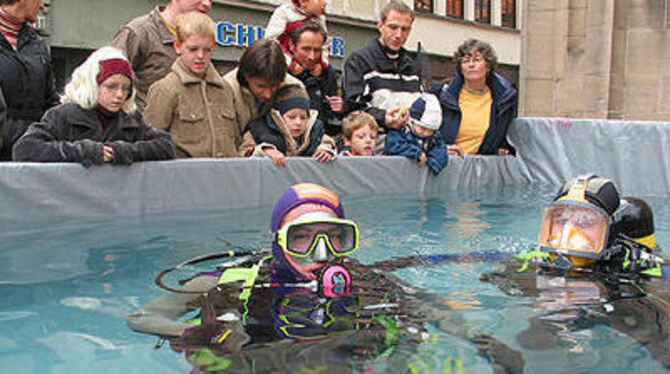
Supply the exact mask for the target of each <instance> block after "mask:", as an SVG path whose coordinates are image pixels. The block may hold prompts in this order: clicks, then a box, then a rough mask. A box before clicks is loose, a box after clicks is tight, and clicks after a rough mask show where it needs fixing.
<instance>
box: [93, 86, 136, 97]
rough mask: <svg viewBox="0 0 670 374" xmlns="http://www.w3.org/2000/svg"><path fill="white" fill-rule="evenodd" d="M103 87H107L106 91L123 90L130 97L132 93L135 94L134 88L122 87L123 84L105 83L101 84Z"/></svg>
mask: <svg viewBox="0 0 670 374" xmlns="http://www.w3.org/2000/svg"><path fill="white" fill-rule="evenodd" d="M101 86H102V87H105V89H107V90H110V91H114V92H116V91H118V90H122V91H123V92H124V93H125V94H126V95H130V93H131V92H133V87H132V86H126V85H122V84H121V83H103V84H101Z"/></svg>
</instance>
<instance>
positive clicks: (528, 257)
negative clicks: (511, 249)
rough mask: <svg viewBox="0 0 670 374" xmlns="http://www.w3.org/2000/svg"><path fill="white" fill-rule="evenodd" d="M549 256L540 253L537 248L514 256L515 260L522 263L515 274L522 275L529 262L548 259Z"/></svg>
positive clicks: (542, 252) (545, 253)
mask: <svg viewBox="0 0 670 374" xmlns="http://www.w3.org/2000/svg"><path fill="white" fill-rule="evenodd" d="M550 257H551V256H550V255H549V253H547V252H544V251H541V250H539V249H537V248H535V249H533V250H532V251H528V252H522V253H519V254H518V255H516V256H514V258H516V259H517V260H520V261H523V263H522V264H521V266H520V267H519V268H518V269H516V271H517V273H523V272H524V271H526V270H528V266H530V262H531V261H532V260H535V259H548V258H550Z"/></svg>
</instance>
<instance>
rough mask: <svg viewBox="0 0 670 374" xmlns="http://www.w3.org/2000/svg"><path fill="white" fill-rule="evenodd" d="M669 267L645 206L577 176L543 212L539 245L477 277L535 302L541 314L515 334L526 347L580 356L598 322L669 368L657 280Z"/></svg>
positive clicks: (668, 328)
mask: <svg viewBox="0 0 670 374" xmlns="http://www.w3.org/2000/svg"><path fill="white" fill-rule="evenodd" d="M667 264H668V262H667V260H666V259H665V258H664V257H663V255H662V253H661V251H660V249H659V248H658V247H657V246H656V239H655V231H654V220H653V213H652V211H651V208H650V207H649V206H648V205H647V203H645V202H644V201H643V200H641V199H636V198H632V197H624V198H623V199H620V197H619V193H618V191H617V189H616V187H615V186H614V183H612V181H611V180H609V179H606V178H601V177H597V176H594V175H583V176H579V177H577V178H575V179H573V180H570V181H568V182H567V183H566V184H565V185H564V186H563V187H562V188H561V190H560V191H559V193H558V194H557V196H556V198H555V199H554V201H553V203H552V204H551V205H550V206H549V207H548V208H546V209H545V211H544V214H543V217H542V223H541V229H540V236H539V246H538V248H537V249H535V250H533V251H529V252H524V253H521V254H520V255H517V256H516V257H515V258H513V259H512V260H511V261H509V262H508V263H507V264H506V267H505V270H504V271H502V272H494V273H488V274H484V275H482V277H481V278H482V280H484V281H487V282H492V283H494V284H496V285H497V286H498V287H499V288H500V289H501V290H503V291H504V292H505V293H507V294H508V295H512V296H526V297H533V307H534V309H535V310H537V311H540V312H543V314H542V315H540V316H538V317H533V318H531V319H530V324H531V326H530V327H529V328H528V329H527V330H525V331H523V332H522V333H520V334H519V335H518V337H517V340H518V341H519V343H520V344H521V346H522V347H524V348H525V349H529V350H540V349H549V348H556V347H563V348H565V349H566V351H565V352H566V353H567V354H584V355H586V354H587V353H588V351H589V350H590V345H591V343H590V342H591V340H592V334H590V332H589V331H588V330H590V329H591V328H592V327H594V326H596V325H599V324H602V325H606V326H609V327H611V328H614V329H616V330H618V331H621V332H623V333H625V334H627V335H628V336H630V337H632V338H633V339H635V340H636V341H637V342H638V343H639V344H641V345H643V346H645V347H646V348H647V350H648V351H649V353H650V354H651V356H652V357H654V358H655V359H656V360H657V361H658V362H660V363H661V364H663V365H665V366H666V367H669V368H670V352H669V351H668V349H667V347H668V344H670V320H668V318H667V317H668V316H670V303H669V302H668V301H667V300H668V297H667V296H668V295H669V291H670V287H668V285H667V281H665V280H664V279H663V280H660V281H659V279H662V278H670V272H669V271H668V270H669V269H670V268H669V267H668V266H667ZM661 293H663V294H664V295H665V296H661Z"/></svg>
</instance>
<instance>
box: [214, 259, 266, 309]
mask: <svg viewBox="0 0 670 374" xmlns="http://www.w3.org/2000/svg"><path fill="white" fill-rule="evenodd" d="M267 258H268V257H264V258H262V259H261V260H260V261H258V263H257V264H255V265H253V266H252V267H250V268H229V269H226V270H224V271H223V274H221V277H220V278H219V283H218V284H224V283H231V282H239V281H243V282H244V287H245V288H244V290H242V292H240V296H239V299H240V300H242V301H247V300H249V297H250V296H251V287H252V286H253V285H254V283H255V282H256V278H258V272H259V270H260V269H261V266H262V265H263V261H265V260H266V259H267Z"/></svg>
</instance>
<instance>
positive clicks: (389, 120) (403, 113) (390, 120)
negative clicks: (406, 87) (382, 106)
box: [384, 107, 409, 130]
mask: <svg viewBox="0 0 670 374" xmlns="http://www.w3.org/2000/svg"><path fill="white" fill-rule="evenodd" d="M407 121H409V113H408V111H407V110H406V109H405V108H400V107H398V108H393V109H390V110H387V111H386V117H385V118H384V122H385V123H386V127H388V128H391V129H394V130H397V129H399V128H401V127H402V126H403V125H404V124H406V123H407Z"/></svg>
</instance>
